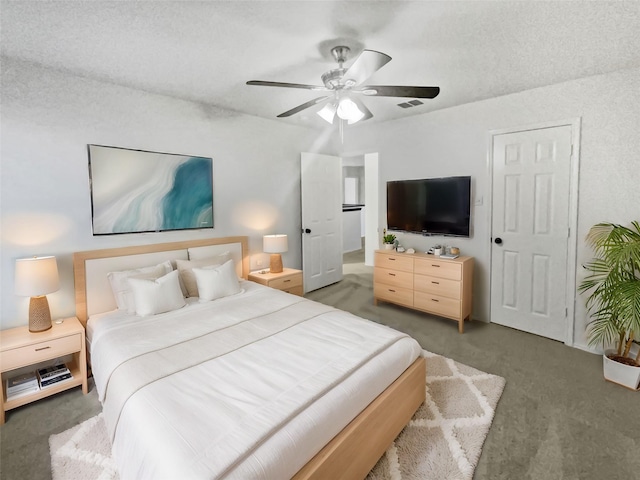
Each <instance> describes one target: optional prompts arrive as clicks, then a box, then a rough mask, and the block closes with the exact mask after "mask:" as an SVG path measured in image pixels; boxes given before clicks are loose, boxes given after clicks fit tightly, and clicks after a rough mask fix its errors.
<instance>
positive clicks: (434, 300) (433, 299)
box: [431, 298, 440, 302]
mask: <svg viewBox="0 0 640 480" xmlns="http://www.w3.org/2000/svg"><path fill="white" fill-rule="evenodd" d="M431 301H432V302H439V301H440V300H436V299H435V298H432V299H431Z"/></svg>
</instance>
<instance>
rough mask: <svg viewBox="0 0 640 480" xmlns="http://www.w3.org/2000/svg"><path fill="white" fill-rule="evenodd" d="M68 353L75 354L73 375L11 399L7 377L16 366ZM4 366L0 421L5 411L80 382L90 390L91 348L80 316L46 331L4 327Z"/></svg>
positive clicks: (0, 363)
mask: <svg viewBox="0 0 640 480" xmlns="http://www.w3.org/2000/svg"><path fill="white" fill-rule="evenodd" d="M65 355H72V356H73V358H72V360H71V361H70V362H67V367H68V368H69V370H71V374H72V375H73V378H70V379H68V380H64V381H62V382H60V383H59V384H55V385H52V386H49V387H47V388H45V389H43V390H39V391H37V392H33V393H30V394H27V395H24V396H21V397H18V398H15V399H11V400H7V392H6V382H5V380H6V378H7V377H8V376H10V372H11V371H12V370H16V369H18V368H20V369H21V368H22V367H30V366H33V369H34V370H35V369H36V365H37V364H39V363H41V362H46V361H47V360H53V359H55V358H58V357H63V356H65ZM0 368H1V369H2V370H1V371H2V402H1V403H2V409H1V412H0V424H2V423H4V412H6V411H7V410H11V409H12V408H16V407H20V406H22V405H26V404H27V403H31V402H33V401H36V400H40V399H41V398H45V397H48V396H50V395H55V394H56V393H59V392H62V391H64V390H67V389H69V388H73V387H77V386H78V385H82V393H84V394H86V393H88V391H89V388H88V386H87V350H86V345H85V334H84V328H83V327H82V324H81V323H80V322H79V321H78V319H77V318H76V317H69V318H65V319H64V321H63V322H62V323H60V324H58V323H55V322H54V323H53V326H52V327H51V328H50V329H49V330H46V331H44V332H38V333H31V332H29V327H27V326H24V327H17V328H11V329H8V330H2V331H1V332H0Z"/></svg>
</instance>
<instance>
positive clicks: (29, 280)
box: [14, 256, 60, 297]
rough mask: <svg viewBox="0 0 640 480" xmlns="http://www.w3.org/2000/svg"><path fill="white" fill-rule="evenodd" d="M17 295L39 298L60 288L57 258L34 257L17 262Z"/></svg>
mask: <svg viewBox="0 0 640 480" xmlns="http://www.w3.org/2000/svg"><path fill="white" fill-rule="evenodd" d="M14 288H15V294H16V295H20V296H23V297H39V296H41V295H47V294H48V293H53V292H55V291H57V290H58V289H59V288H60V279H59V277H58V264H57V263H56V257H53V256H50V257H32V258H20V259H17V260H16V275H15V286H14Z"/></svg>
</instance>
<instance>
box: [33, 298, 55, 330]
mask: <svg viewBox="0 0 640 480" xmlns="http://www.w3.org/2000/svg"><path fill="white" fill-rule="evenodd" d="M50 328H51V311H50V310H49V302H48V301H47V297H46V296H45V295H42V296H40V297H31V301H30V302H29V331H30V332H44V331H45V330H49V329H50Z"/></svg>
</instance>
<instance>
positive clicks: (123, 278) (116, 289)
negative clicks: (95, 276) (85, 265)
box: [107, 261, 173, 314]
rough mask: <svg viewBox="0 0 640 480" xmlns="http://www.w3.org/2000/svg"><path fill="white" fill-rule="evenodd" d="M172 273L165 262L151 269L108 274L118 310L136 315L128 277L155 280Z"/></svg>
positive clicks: (168, 264) (167, 262) (169, 266)
mask: <svg viewBox="0 0 640 480" xmlns="http://www.w3.org/2000/svg"><path fill="white" fill-rule="evenodd" d="M171 271H173V268H172V267H171V262H169V261H166V262H162V263H160V264H158V265H154V266H152V267H142V268H135V269H133V270H123V271H121V272H109V273H107V278H108V279H109V283H110V284H111V291H112V292H113V296H114V297H115V299H116V305H118V310H126V311H127V312H128V313H131V314H133V313H136V305H135V302H134V300H133V294H132V293H131V286H130V285H129V278H130V277H142V278H149V279H156V278H159V277H162V276H163V275H166V274H167V273H169V272H171Z"/></svg>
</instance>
